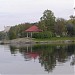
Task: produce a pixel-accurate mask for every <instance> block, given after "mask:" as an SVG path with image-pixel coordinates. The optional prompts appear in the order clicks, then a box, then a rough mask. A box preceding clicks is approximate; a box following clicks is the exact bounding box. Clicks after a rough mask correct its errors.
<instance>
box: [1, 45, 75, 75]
mask: <svg viewBox="0 0 75 75" xmlns="http://www.w3.org/2000/svg"><path fill="white" fill-rule="evenodd" d="M74 65H75V45H74V44H72V45H34V46H33V45H25V46H10V45H0V74H2V75H4V74H6V75H25V74H30V75H74Z"/></svg>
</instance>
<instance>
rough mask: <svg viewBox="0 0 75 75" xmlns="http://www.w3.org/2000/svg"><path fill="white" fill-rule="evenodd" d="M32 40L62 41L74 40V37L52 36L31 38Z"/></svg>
mask: <svg viewBox="0 0 75 75" xmlns="http://www.w3.org/2000/svg"><path fill="white" fill-rule="evenodd" d="M33 40H34V41H58V40H59V41H61V40H62V41H64V40H72V41H74V40H75V37H52V38H45V39H41V38H40V39H36V38H35V39H33Z"/></svg>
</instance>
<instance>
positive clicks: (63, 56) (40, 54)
mask: <svg viewBox="0 0 75 75" xmlns="http://www.w3.org/2000/svg"><path fill="white" fill-rule="evenodd" d="M10 52H11V54H12V55H16V54H17V53H18V52H19V53H20V54H21V55H22V56H23V57H24V59H25V61H30V60H32V59H34V60H36V59H38V60H39V63H40V64H41V66H42V67H44V69H45V71H47V72H52V71H53V69H54V68H55V66H57V64H58V63H59V64H62V63H65V62H67V61H70V59H72V61H71V63H70V65H74V64H75V45H74V44H72V45H34V46H32V45H30V46H28V45H27V46H24V47H17V46H10Z"/></svg>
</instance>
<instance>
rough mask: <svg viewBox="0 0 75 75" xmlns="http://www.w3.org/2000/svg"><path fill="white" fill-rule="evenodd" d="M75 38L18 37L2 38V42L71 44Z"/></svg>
mask: <svg viewBox="0 0 75 75" xmlns="http://www.w3.org/2000/svg"><path fill="white" fill-rule="evenodd" d="M71 43H75V40H74V39H73V40H67V39H66V40H61V39H59V40H34V39H33V38H32V39H31V38H18V39H13V40H2V41H0V44H71Z"/></svg>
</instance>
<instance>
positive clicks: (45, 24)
mask: <svg viewBox="0 0 75 75" xmlns="http://www.w3.org/2000/svg"><path fill="white" fill-rule="evenodd" d="M54 24H55V16H54V13H53V12H52V11H51V10H45V11H44V13H43V16H42V17H41V18H40V22H39V27H40V28H41V29H42V30H44V31H50V32H53V30H54V28H53V27H54Z"/></svg>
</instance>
